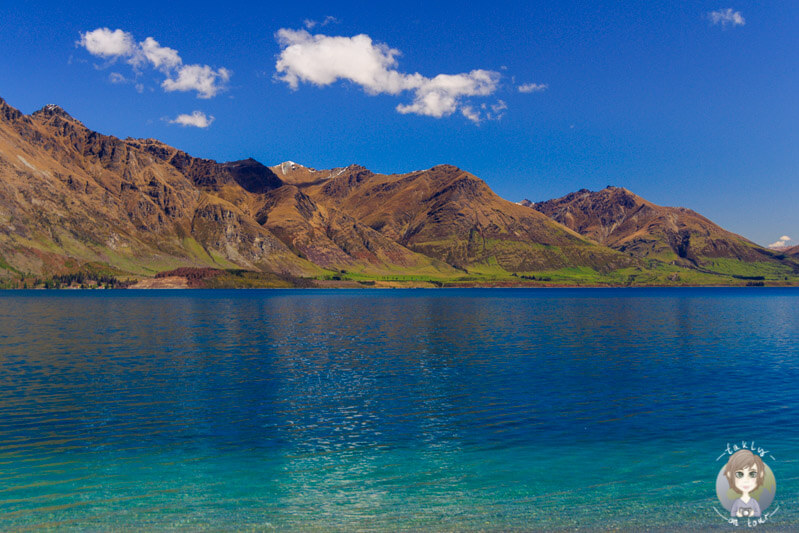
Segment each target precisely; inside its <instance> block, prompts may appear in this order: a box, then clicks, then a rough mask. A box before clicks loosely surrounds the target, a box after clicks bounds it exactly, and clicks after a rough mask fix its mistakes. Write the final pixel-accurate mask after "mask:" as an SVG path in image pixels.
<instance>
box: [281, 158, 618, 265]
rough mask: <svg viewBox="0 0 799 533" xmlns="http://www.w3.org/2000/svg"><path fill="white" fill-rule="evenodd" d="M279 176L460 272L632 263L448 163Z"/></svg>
mask: <svg viewBox="0 0 799 533" xmlns="http://www.w3.org/2000/svg"><path fill="white" fill-rule="evenodd" d="M292 167H294V168H292ZM277 168H278V167H273V169H275V170H276V169H277ZM277 173H278V175H279V176H280V178H281V179H283V180H284V181H286V182H288V183H294V184H295V185H296V186H297V187H298V188H299V189H300V190H301V191H302V192H303V193H305V194H306V195H307V196H309V197H310V198H311V199H313V200H314V201H315V202H316V203H317V204H320V205H325V206H328V207H332V208H334V209H336V210H339V211H341V212H343V213H346V214H347V215H349V216H350V217H352V218H354V219H355V220H357V221H359V222H360V223H362V224H364V225H366V226H369V227H371V228H372V229H373V230H375V231H378V232H380V233H381V234H382V235H384V236H385V237H387V238H389V239H391V240H393V241H395V242H397V243H399V244H401V245H403V246H405V247H407V248H409V249H411V250H413V251H415V252H419V253H422V254H425V255H427V256H430V257H433V258H436V259H439V260H441V261H445V262H446V263H448V264H450V265H453V266H455V267H457V268H459V269H464V270H469V271H475V272H481V271H492V270H504V271H508V272H525V271H542V270H557V269H561V268H567V267H591V268H593V269H595V270H598V271H602V272H607V271H610V270H614V269H616V268H620V267H623V266H628V265H630V264H631V263H632V262H634V261H632V260H631V259H630V258H629V256H625V255H623V254H618V253H615V252H613V251H611V250H609V249H607V248H605V247H603V246H597V245H596V244H594V243H591V242H588V241H586V240H585V239H584V238H582V237H581V236H580V235H578V234H576V233H575V232H573V231H570V230H569V229H568V228H565V227H564V226H562V225H560V224H557V223H555V222H553V221H552V220H550V219H549V218H548V217H546V216H544V215H541V214H538V213H536V212H535V211H532V210H530V209H527V208H525V207H522V206H519V205H516V204H514V203H512V202H508V201H506V200H503V199H502V198H500V197H498V196H497V195H496V194H494V193H493V191H491V189H490V188H489V187H488V186H487V185H486V184H485V182H483V181H482V180H480V179H479V178H477V177H475V176H473V175H472V174H469V173H468V172H464V171H463V170H460V169H458V168H456V167H454V166H450V165H440V166H437V167H433V168H431V169H428V170H422V171H418V172H412V173H409V174H395V175H382V174H375V173H373V172H371V171H369V170H367V169H365V168H363V167H360V166H357V165H352V166H349V167H346V168H339V169H333V170H329V171H313V170H312V169H307V168H305V167H301V166H299V165H296V164H292V165H289V166H288V168H287V166H286V165H281V168H280V172H277Z"/></svg>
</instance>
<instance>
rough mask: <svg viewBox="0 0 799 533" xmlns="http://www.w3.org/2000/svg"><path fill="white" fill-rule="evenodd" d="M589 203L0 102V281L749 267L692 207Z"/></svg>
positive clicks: (526, 274) (743, 251) (470, 278)
mask: <svg viewBox="0 0 799 533" xmlns="http://www.w3.org/2000/svg"><path fill="white" fill-rule="evenodd" d="M589 192H590V191H585V190H583V191H578V193H573V195H569V196H568V197H565V199H559V200H552V201H550V202H543V203H540V204H535V205H533V206H532V207H533V209H531V208H530V207H528V206H524V205H519V204H515V203H512V202H508V201H506V200H504V199H502V198H500V197H499V196H497V195H496V194H495V193H494V192H493V191H492V190H491V189H490V188H489V187H488V185H487V184H486V183H485V182H483V181H482V180H480V179H479V178H477V177H476V176H474V175H472V174H470V173H468V172H466V171H463V170H461V169H459V168H457V167H454V166H452V165H439V166H435V167H433V168H430V169H425V170H419V171H415V172H410V173H406V174H393V175H383V174H376V173H374V172H372V171H370V170H368V169H366V168H364V167H362V166H358V165H350V166H347V167H340V168H334V169H329V170H316V169H313V168H309V167H305V166H302V165H300V164H297V163H294V162H291V161H287V162H284V163H281V164H279V165H275V166H272V167H268V166H266V165H263V164H261V163H260V162H258V161H255V160H254V159H245V160H241V161H233V162H227V163H219V162H216V161H213V160H210V159H203V158H196V157H192V156H190V155H189V154H187V153H185V152H183V151H181V150H179V149H176V148H173V147H171V146H168V145H166V144H164V143H162V142H160V141H158V140H154V139H131V138H127V139H118V138H116V137H114V136H109V135H103V134H100V133H97V132H94V131H92V130H90V129H88V128H87V127H86V126H85V125H84V124H83V123H81V122H80V121H78V120H77V119H75V118H73V117H72V116H70V115H69V114H68V113H67V112H66V111H64V110H63V109H62V108H60V107H58V106H56V105H52V104H51V105H47V106H45V107H43V108H42V109H40V110H38V111H36V112H34V113H32V114H30V115H25V114H23V113H21V112H20V111H18V110H16V109H14V108H13V107H11V106H9V105H8V104H6V103H5V101H3V100H2V99H0V282H2V280H4V279H5V280H14V279H24V278H26V277H30V276H37V277H46V276H55V275H59V276H64V275H66V274H69V273H72V272H76V271H89V270H92V271H102V272H106V273H108V272H110V273H113V274H115V275H119V276H131V277H133V278H136V279H141V278H148V277H153V276H155V275H156V274H157V273H159V272H164V271H176V272H184V271H185V270H181V269H186V268H189V269H190V268H198V269H208V268H211V269H215V270H214V271H215V272H216V271H218V270H220V269H222V270H224V269H228V270H231V271H233V270H236V271H252V272H262V273H270V275H278V276H283V277H284V278H285V279H292V280H297V279H300V278H305V279H309V278H310V279H317V280H324V279H330V278H333V279H341V278H342V277H344V278H347V279H357V280H370V279H371V280H394V281H396V280H400V281H402V280H405V281H408V280H438V282H439V283H440V282H441V280H445V281H446V280H463V281H464V282H475V281H480V280H494V281H497V280H499V281H502V282H504V281H503V280H506V281H507V282H511V283H515V282H518V281H519V280H528V281H529V280H536V281H540V280H547V279H553V278H552V276H555V278H554V279H561V278H563V279H565V280H571V279H577V280H580V281H581V282H592V281H597V280H607V282H608V283H611V284H615V283H618V282H619V280H628V281H629V280H634V279H635V278H636V276H639V275H640V274H639V273H646V272H649V271H648V270H647V269H651V267H652V265H651V264H649V263H647V261H650V262H651V260H657V261H661V262H663V264H672V263H673V264H674V265H676V266H680V265H682V266H686V267H687V266H691V267H694V268H696V267H697V266H700V265H704V266H707V265H706V262H705V261H704V259H703V258H704V257H705V256H713V255H712V253H710V252H713V251H714V250H715V253H716V255H715V256H713V257H726V258H729V259H731V260H733V261H737V262H738V263H740V264H749V263H755V262H757V261H760V260H761V259H760V258H761V256H762V255H763V252H762V250H760V249H759V247H757V246H756V245H754V244H753V243H749V242H748V241H745V239H742V238H740V237H738V236H734V237H736V238H737V239H734V238H732V237H730V236H731V235H732V234H729V233H728V232H724V230H722V229H721V228H718V227H717V226H715V225H713V224H712V223H711V222H710V221H708V220H707V219H704V218H703V217H701V216H700V215H698V214H696V213H693V212H692V211H690V210H682V209H680V208H659V207H658V206H655V205H654V204H651V203H650V202H647V201H645V200H643V199H640V198H639V197H637V196H635V195H632V193H629V191H625V190H618V191H615V192H613V194H610V193H607V194H606V195H605V196H607V198H604V199H602V200H597V199H596V198H594V199H593V200H590V201H588V200H586V198H589V197H590V195H589V194H588V193H589ZM603 202H604V203H603ZM663 209H667V210H671V211H663ZM685 220H690V222H691V224H687V223H685V222H684V221H685ZM700 222H701V224H700ZM697 224H699V225H700V226H701V228H700V229H701V231H703V232H704V238H705V240H704V241H703V240H702V238H701V236H699V235H698V234H696V232H695V231H694V229H695V228H694V226H696V225H697ZM658 228H660V229H658ZM686 228H687V229H686ZM691 228H694V229H691ZM686 231H688V233H685V232H686ZM691 231H694V233H691ZM684 235H688V240H687V241H686V242H687V243H688V245H687V246H684V247H683V248H680V246H682V244H681V242H682V241H680V239H681V238H683V236H684ZM719 236H723V237H724V239H720V238H719ZM721 242H723V243H724V245H723V246H722V245H720V244H719V243H721ZM699 244H702V246H699ZM713 247H715V248H713ZM730 250H732V251H733V252H734V253H732V255H731V254H730V253H728V252H729V251H730ZM725 253H726V254H727V255H723V254H725ZM669 254H671V255H669ZM672 255H673V256H674V258H675V259H674V260H671V256H672ZM769 260H774V261H777V262H779V261H778V260H776V259H773V258H771V257H769ZM780 264H782V263H780ZM658 268H660V267H658ZM669 268H671V269H672V270H673V269H674V266H672V267H669ZM786 268H789V267H786ZM176 269H177V270H176ZM672 270H668V268H667V269H665V270H663V272H657V273H655V274H653V275H652V276H650V278H651V279H653V280H660V279H661V278H662V279H663V280H667V278H666V277H665V276H671V275H672V274H673V272H672ZM205 271H207V270H204V271H203V272H205ZM542 273H543V274H542ZM559 276H560V277H559ZM228 277H231V276H228ZM672 277H673V276H672ZM223 278H225V276H222V277H218V276H216V277H215V279H223ZM232 278H236V279H245V277H242V276H238V275H237V276H232ZM650 278H647V279H650ZM247 279H250V278H247ZM253 279H254V278H253ZM270 279H272V278H270ZM668 279H671V278H668ZM291 283H295V281H292V282H291Z"/></svg>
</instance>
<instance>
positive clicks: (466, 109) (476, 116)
mask: <svg viewBox="0 0 799 533" xmlns="http://www.w3.org/2000/svg"><path fill="white" fill-rule="evenodd" d="M461 114H462V115H463V116H464V117H466V118H468V119H469V120H471V121H472V122H474V123H475V124H479V123H480V122H481V121H482V117H481V116H480V112H479V111H475V109H474V108H473V107H472V106H470V105H466V106H463V107H462V108H461Z"/></svg>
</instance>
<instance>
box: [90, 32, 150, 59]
mask: <svg viewBox="0 0 799 533" xmlns="http://www.w3.org/2000/svg"><path fill="white" fill-rule="evenodd" d="M78 44H79V45H80V46H82V47H84V48H85V49H86V50H88V51H89V53H90V54H92V55H95V56H99V57H105V58H116V57H129V56H132V55H133V54H135V52H136V42H135V41H134V40H133V36H132V35H131V34H129V33H127V32H124V31H122V30H114V31H111V30H110V29H108V28H97V29H96V30H94V31H87V32H86V33H81V34H80V41H78Z"/></svg>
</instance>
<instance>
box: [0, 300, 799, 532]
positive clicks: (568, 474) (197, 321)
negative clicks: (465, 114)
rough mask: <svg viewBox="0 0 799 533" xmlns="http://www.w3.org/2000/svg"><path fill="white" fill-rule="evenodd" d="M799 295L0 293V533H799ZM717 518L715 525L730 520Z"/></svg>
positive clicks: (720, 521) (720, 520)
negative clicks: (725, 515) (764, 531)
mask: <svg viewBox="0 0 799 533" xmlns="http://www.w3.org/2000/svg"><path fill="white" fill-rule="evenodd" d="M798 345H799V291H797V290H790V289H762V288H751V289H630V290H626V289H613V290H607V289H579V290H569V289H558V290H542V289H538V290H486V289H471V290H401V291H400V290H396V291H392V290H364V291H359V290H341V291H324V290H318V291H317V290H298V291H293V290H289V291H280V290H277V291H257V290H256V291H104V292H101V291H74V292H73V291H60V292H45V291H15V292H0V406H1V407H2V409H0V530H3V531H6V530H25V529H28V528H39V529H42V528H43V529H48V528H49V529H54V530H80V531H85V530H91V531H107V530H170V529H177V530H186V531H196V530H273V529H274V530H324V531H330V530H347V531H351V530H366V531H371V530H378V531H383V530H390V531H398V530H422V529H423V530H432V531H436V530H442V531H451V530H458V531H468V530H481V531H485V530H488V531H508V530H597V529H601V530H607V529H622V530H629V531H640V530H692V529H693V530H708V529H719V530H727V529H730V528H729V526H728V525H727V524H725V522H724V520H723V519H722V518H721V517H719V516H718V515H717V514H716V510H721V511H723V509H722V508H721V506H720V504H719V503H718V500H717V499H716V495H715V479H716V475H717V474H718V472H719V469H720V468H721V467H722V466H723V464H724V461H725V460H726V459H724V458H722V459H720V460H717V458H718V457H719V456H720V455H721V454H722V453H724V449H725V447H726V445H727V443H728V442H729V443H735V442H738V443H740V442H741V441H742V440H745V441H747V442H750V441H752V440H755V441H756V442H757V445H758V446H763V447H765V448H766V449H768V450H769V453H768V455H767V456H766V457H764V459H765V460H766V461H767V464H768V465H769V466H770V467H771V468H772V470H773V472H774V474H775V476H776V480H777V494H776V499H775V502H774V504H773V505H772V507H771V508H770V509H769V511H772V510H774V509H775V508H777V506H779V509H778V512H777V513H776V514H775V515H774V516H773V517H772V518H771V519H770V520H769V524H768V525H764V526H761V528H768V529H770V530H781V531H784V530H792V529H793V530H797V529H799V510H797V503H798V502H799V495H798V494H797V489H799V462H797V459H799V390H798V389H797V387H798V386H799V385H798V384H799V350H798V349H797V346H798ZM714 509H716V510H714Z"/></svg>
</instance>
